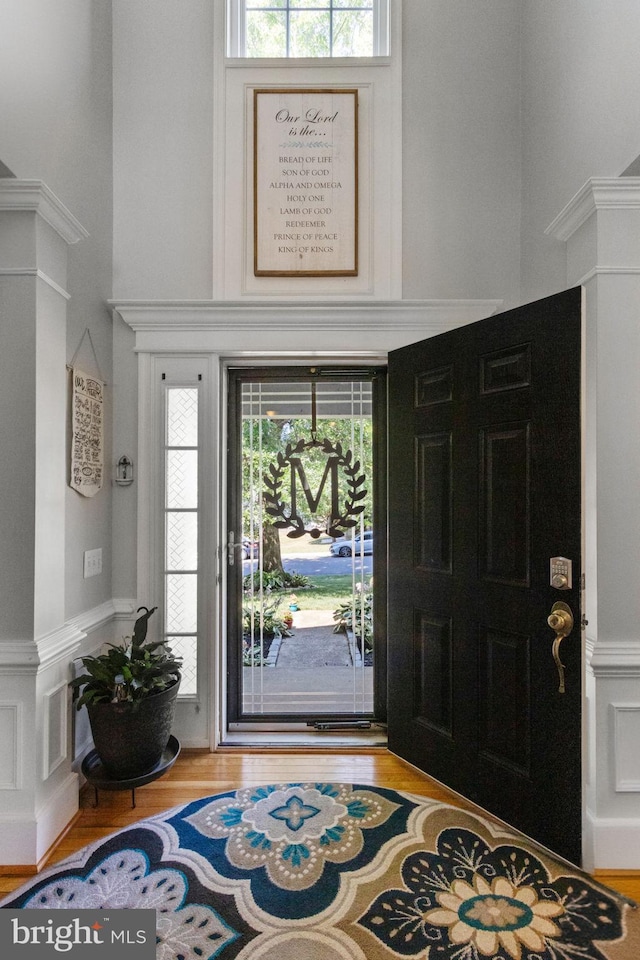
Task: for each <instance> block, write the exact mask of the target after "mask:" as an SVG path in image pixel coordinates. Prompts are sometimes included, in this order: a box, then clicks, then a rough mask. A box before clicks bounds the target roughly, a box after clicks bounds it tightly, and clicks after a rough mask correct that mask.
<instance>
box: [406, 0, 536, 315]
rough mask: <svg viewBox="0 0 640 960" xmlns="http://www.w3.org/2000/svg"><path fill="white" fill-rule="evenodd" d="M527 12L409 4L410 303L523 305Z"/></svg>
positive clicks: (505, 3) (452, 1)
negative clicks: (479, 300)
mask: <svg viewBox="0 0 640 960" xmlns="http://www.w3.org/2000/svg"><path fill="white" fill-rule="evenodd" d="M519 38H520V4H519V3H516V2H514V0H483V2H482V3H478V2H477V0H403V36H402V43H403V176H404V182H403V199H404V208H403V225H404V237H403V265H404V276H403V296H404V297H405V298H409V299H411V298H422V297H443V298H448V297H501V298H503V299H504V301H505V306H512V305H514V304H516V303H518V302H520V260H519V236H520V233H519V231H520V44H519Z"/></svg>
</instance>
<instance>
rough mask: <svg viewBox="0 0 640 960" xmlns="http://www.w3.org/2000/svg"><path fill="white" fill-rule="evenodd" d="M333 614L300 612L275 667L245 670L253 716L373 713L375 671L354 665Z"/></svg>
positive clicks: (246, 692)
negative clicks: (264, 714)
mask: <svg viewBox="0 0 640 960" xmlns="http://www.w3.org/2000/svg"><path fill="white" fill-rule="evenodd" d="M334 626H335V622H334V620H333V616H332V612H331V611H327V610H296V611H295V612H294V614H293V627H292V631H291V633H292V635H291V636H290V637H283V638H282V641H281V643H280V646H279V649H278V651H277V656H276V657H275V658H274V659H275V665H274V666H267V667H245V668H244V670H243V707H244V710H245V712H247V713H285V714H286V713H306V714H308V715H309V716H313V715H314V714H319V713H371V712H372V711H373V669H372V667H363V666H361V665H360V664H356V665H354V664H353V661H352V658H351V654H350V652H349V642H348V640H347V636H346V634H345V633H344V632H342V631H341V632H340V633H334V632H333V628H334Z"/></svg>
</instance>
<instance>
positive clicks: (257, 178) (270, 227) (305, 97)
mask: <svg viewBox="0 0 640 960" xmlns="http://www.w3.org/2000/svg"><path fill="white" fill-rule="evenodd" d="M253 221H254V273H255V275H256V276H258V277H278V276H279V277H321V276H327V277H354V276H357V274H358V91H357V90H343V89H338V90H328V89H301V88H292V87H288V88H284V89H273V88H271V89H266V90H254V93H253Z"/></svg>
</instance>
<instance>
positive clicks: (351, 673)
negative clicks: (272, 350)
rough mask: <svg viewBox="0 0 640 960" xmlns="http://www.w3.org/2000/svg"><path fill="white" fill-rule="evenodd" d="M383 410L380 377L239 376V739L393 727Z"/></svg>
mask: <svg viewBox="0 0 640 960" xmlns="http://www.w3.org/2000/svg"><path fill="white" fill-rule="evenodd" d="M385 406H386V400H385V375H384V371H381V370H379V369H373V370H371V369H360V368H358V369H355V370H353V369H349V370H345V369H342V368H324V367H323V368H315V367H313V368H308V367H307V368H301V367H295V368H266V369H247V368H240V369H230V370H229V402H228V411H229V449H228V505H227V512H228V526H229V529H228V540H227V550H226V552H227V557H226V561H227V607H228V641H227V642H228V648H227V663H228V689H227V703H228V723H229V729H231V730H234V729H235V730H237V729H243V728H246V727H251V726H257V727H258V728H261V729H266V728H281V727H282V726H284V727H285V728H286V727H287V726H293V725H300V724H302V725H304V726H306V727H309V728H310V729H311V730H321V731H325V730H328V729H330V730H333V729H346V730H358V729H366V728H369V727H370V726H371V724H372V723H379V722H383V721H384V720H385V719H386V699H385V693H386V676H385V674H386V630H385V616H386V569H385V564H384V559H385V555H386V533H385V531H386V515H385V499H386V493H385V489H384V487H385V481H384V474H385V470H384V465H385V464H386V458H385V457H384V445H385V442H386V441H385ZM378 465H383V469H379V466H378Z"/></svg>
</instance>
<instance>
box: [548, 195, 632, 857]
mask: <svg viewBox="0 0 640 960" xmlns="http://www.w3.org/2000/svg"><path fill="white" fill-rule="evenodd" d="M547 233H549V234H551V235H552V236H555V237H557V238H558V239H560V240H563V241H566V244H567V248H566V249H567V277H568V281H569V286H575V285H577V284H582V285H583V287H584V291H585V309H584V315H585V365H586V375H585V398H584V399H585V409H584V418H585V419H584V422H585V437H584V441H585V445H584V450H585V461H584V477H585V482H584V504H585V507H584V510H585V556H586V564H585V576H586V582H585V596H586V609H585V616H586V618H587V620H588V625H587V628H586V636H587V649H586V661H587V670H586V691H585V694H586V711H585V715H586V717H587V730H586V734H587V735H586V745H587V750H586V757H585V759H586V798H587V804H586V819H585V831H586V837H587V845H586V861H587V866H595V867H598V868H615V869H637V867H638V861H637V851H638V849H640V750H639V749H638V744H639V743H640V178H638V177H628V178H620V179H592V180H589V181H588V182H587V183H586V184H585V185H584V186H583V187H582V189H581V190H580V191H579V192H578V193H577V194H576V196H575V197H574V198H573V199H572V200H571V201H570V203H569V204H568V205H567V206H566V207H565V208H564V210H563V211H562V212H561V213H560V214H559V215H558V217H557V218H556V219H555V220H554V222H553V223H552V224H551V226H550V227H549V228H548V230H547ZM561 360H562V358H558V373H559V375H561V369H562V365H561Z"/></svg>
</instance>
